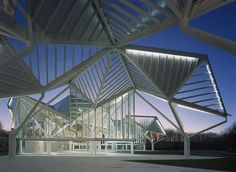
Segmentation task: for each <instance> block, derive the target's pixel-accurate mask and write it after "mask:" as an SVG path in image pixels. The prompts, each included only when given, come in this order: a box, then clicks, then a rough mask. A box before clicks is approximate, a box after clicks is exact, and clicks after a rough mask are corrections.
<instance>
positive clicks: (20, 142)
mask: <svg viewBox="0 0 236 172" xmlns="http://www.w3.org/2000/svg"><path fill="white" fill-rule="evenodd" d="M22 153H23V149H22V140H20V141H19V154H22Z"/></svg>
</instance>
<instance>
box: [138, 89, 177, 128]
mask: <svg viewBox="0 0 236 172" xmlns="http://www.w3.org/2000/svg"><path fill="white" fill-rule="evenodd" d="M135 93H136V94H137V95H138V96H139V97H140V98H141V99H143V100H144V101H145V102H146V103H147V104H148V105H149V106H151V107H152V108H153V109H154V110H155V111H157V112H158V114H160V115H161V116H162V117H163V118H164V119H165V120H167V121H168V122H169V123H170V124H172V125H173V126H174V127H175V128H176V129H177V130H178V131H179V130H180V129H179V127H178V126H177V125H175V123H173V122H172V121H171V120H170V119H169V118H167V117H166V116H165V114H164V113H162V112H161V111H160V110H159V109H157V108H156V107H155V106H154V105H153V104H152V103H150V102H149V101H148V100H147V99H145V98H144V97H143V96H142V95H141V94H140V93H139V92H137V91H135Z"/></svg>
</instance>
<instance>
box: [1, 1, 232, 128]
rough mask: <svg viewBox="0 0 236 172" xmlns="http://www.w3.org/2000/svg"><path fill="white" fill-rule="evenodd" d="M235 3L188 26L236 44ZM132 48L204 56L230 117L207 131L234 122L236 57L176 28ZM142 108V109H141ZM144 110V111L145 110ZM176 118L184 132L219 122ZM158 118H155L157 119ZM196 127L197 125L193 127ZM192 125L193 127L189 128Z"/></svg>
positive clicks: (194, 115)
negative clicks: (171, 50)
mask: <svg viewBox="0 0 236 172" xmlns="http://www.w3.org/2000/svg"><path fill="white" fill-rule="evenodd" d="M235 12H236V2H234V3H231V4H229V5H226V6H224V7H222V8H220V9H217V10H215V11H213V12H210V13H208V14H206V15H204V16H201V17H199V18H197V19H195V20H193V21H192V22H191V23H190V25H191V26H192V27H195V28H198V29H201V30H204V31H206V32H210V33H213V34H215V35H218V36H221V37H224V38H227V39H230V40H233V41H236V13H235ZM134 44H137V45H144V46H151V47H158V48H165V49H173V50H180V51H190V52H196V53H202V54H207V55H208V57H209V60H210V63H211V65H212V68H213V72H214V74H215V77H216V81H217V84H218V86H219V89H220V93H221V95H222V98H223V101H224V104H225V107H226V110H227V112H228V113H229V114H231V115H232V116H229V117H228V122H227V123H226V124H224V125H222V126H220V127H218V128H216V129H213V130H211V131H214V132H220V131H223V130H224V129H225V128H227V127H229V126H230V125H231V124H232V123H233V122H236V115H235V114H236V108H235V106H236V77H235V76H236V69H235V67H236V57H235V56H233V55H231V54H229V53H227V52H224V51H222V50H220V49H217V48H214V47H212V46H210V45H208V44H206V43H204V42H201V41H198V40H196V39H195V38H192V37H190V36H188V35H185V34H183V33H181V31H180V29H179V27H177V26H176V27H173V28H170V29H167V30H165V31H163V32H161V33H157V34H155V35H152V36H150V37H147V38H145V39H143V40H139V41H137V42H135V43H134ZM149 100H150V101H151V102H152V103H153V104H155V105H156V106H157V107H160V109H161V110H162V111H164V112H166V113H169V110H168V107H166V105H164V103H162V102H160V101H159V100H155V99H154V98H149ZM7 101H8V99H2V100H0V121H2V122H3V125H4V127H5V129H9V128H10V123H11V120H10V114H9V111H8V109H7ZM137 104H139V105H138V106H137V107H136V111H137V113H150V115H152V114H153V113H155V112H154V111H153V110H151V109H150V108H149V110H148V111H146V109H148V106H147V105H143V103H142V101H141V100H140V99H138V98H137ZM141 105H143V106H141ZM146 107H147V108H146ZM179 112H180V113H181V114H180V116H181V117H183V118H184V124H185V127H186V129H187V130H189V131H193V132H195V131H197V130H199V129H200V128H204V127H207V126H209V125H212V124H214V122H217V121H222V120H223V119H219V118H218V117H215V116H214V115H206V114H204V115H203V114H200V113H199V112H192V111H191V114H190V111H184V110H181V111H179ZM158 117H159V116H158ZM160 120H161V122H162V123H163V126H164V127H166V128H168V127H169V126H168V125H167V124H166V122H165V121H162V119H161V118H160ZM196 123H197V124H198V125H196ZM193 124H195V125H193Z"/></svg>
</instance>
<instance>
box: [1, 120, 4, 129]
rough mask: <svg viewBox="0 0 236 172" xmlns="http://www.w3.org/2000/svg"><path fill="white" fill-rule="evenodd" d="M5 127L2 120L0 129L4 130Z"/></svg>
mask: <svg viewBox="0 0 236 172" xmlns="http://www.w3.org/2000/svg"><path fill="white" fill-rule="evenodd" d="M3 129H4V126H3V124H2V121H0V130H3Z"/></svg>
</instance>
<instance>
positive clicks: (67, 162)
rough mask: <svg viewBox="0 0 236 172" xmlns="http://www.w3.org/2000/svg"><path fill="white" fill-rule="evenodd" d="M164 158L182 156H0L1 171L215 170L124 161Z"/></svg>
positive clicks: (192, 157)
mask: <svg viewBox="0 0 236 172" xmlns="http://www.w3.org/2000/svg"><path fill="white" fill-rule="evenodd" d="M202 158H205V159H208V158H211V157H200V156H191V157H190V159H202ZM155 159H156V160H160V159H162V160H164V159H185V157H184V156H182V155H133V156H130V155H128V154H119V155H118V156H117V154H116V156H114V155H113V154H108V155H80V156H78V155H70V156H69V155H68V156H67V155H63V156H54V155H50V156H46V155H41V156H40V155H37V156H33V155H28V156H17V157H16V158H15V159H10V158H9V157H7V156H2V157H0V171H1V172H15V171H16V172H48V171H50V172H64V171H66V172H77V171H80V172H93V171H96V172H106V171H114V172H121V171H122V172H132V171H135V172H141V171H148V172H154V171H155V172H156V171H164V172H168V171H175V172H187V171H188V172H189V171H193V172H194V171H196V172H199V171H209V172H210V171H214V170H206V169H196V168H186V167H175V166H167V165H159V164H146V163H138V162H130V161H126V160H155Z"/></svg>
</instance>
